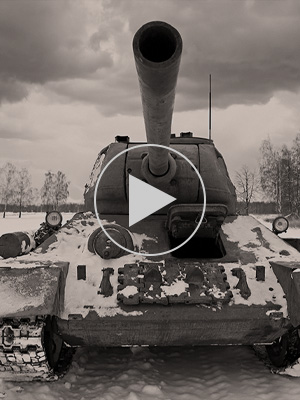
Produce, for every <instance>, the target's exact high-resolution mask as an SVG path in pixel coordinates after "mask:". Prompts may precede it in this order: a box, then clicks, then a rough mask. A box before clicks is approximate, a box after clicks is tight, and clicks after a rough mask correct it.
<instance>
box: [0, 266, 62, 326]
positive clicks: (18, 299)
mask: <svg viewBox="0 0 300 400" xmlns="http://www.w3.org/2000/svg"><path fill="white" fill-rule="evenodd" d="M36 265H38V264H36V263H35V265H34V266H33V267H30V265H28V264H27V265H26V266H24V267H13V264H12V266H11V267H7V266H5V267H1V264H0V292H1V302H0V315H1V318H7V317H28V316H30V317H31V316H37V315H56V316H60V315H61V313H62V312H63V308H64V293H65V283H66V277H67V273H68V268H69V263H68V262H56V263H51V262H49V263H48V265H47V264H46V265H45V262H43V263H41V266H36Z"/></svg>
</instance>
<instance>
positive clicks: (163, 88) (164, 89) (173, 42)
mask: <svg viewBox="0 0 300 400" xmlns="http://www.w3.org/2000/svg"><path fill="white" fill-rule="evenodd" d="M133 53H134V58H135V64H136V69H137V73H138V78H139V84H140V91H141V98H142V105H143V114H144V120H145V128H146V136H147V143H149V144H159V145H163V146H169V145H170V136H171V124H172V115H173V109H174V100H175V88H176V83H177V76H178V71H179V65H180V59H181V53H182V39H181V36H180V34H179V32H178V31H177V30H176V29H175V28H173V26H171V25H169V24H167V23H165V22H161V21H153V22H149V23H147V24H145V25H143V26H142V27H141V28H140V29H139V30H138V31H137V32H136V34H135V36H134V39H133ZM144 161H145V162H144V165H143V168H142V169H143V173H144V174H145V170H146V168H145V163H146V164H147V167H148V170H149V171H150V174H151V175H152V176H153V177H163V176H166V175H168V178H170V176H169V175H170V174H173V175H174V174H175V171H176V164H175V162H174V159H173V158H172V157H171V156H170V154H169V153H168V151H167V150H166V149H162V148H159V147H149V156H147V157H146V160H145V159H144ZM170 170H172V171H173V172H172V173H170ZM146 173H147V172H146ZM150 174H149V173H148V175H150ZM170 179H172V177H171V178H170Z"/></svg>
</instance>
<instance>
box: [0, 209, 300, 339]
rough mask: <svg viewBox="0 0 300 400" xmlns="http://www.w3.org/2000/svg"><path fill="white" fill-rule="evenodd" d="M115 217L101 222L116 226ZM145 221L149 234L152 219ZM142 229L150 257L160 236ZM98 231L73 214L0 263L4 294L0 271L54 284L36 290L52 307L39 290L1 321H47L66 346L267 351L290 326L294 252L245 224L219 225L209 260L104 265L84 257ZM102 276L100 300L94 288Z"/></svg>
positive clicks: (128, 259) (250, 221) (230, 220)
mask: <svg viewBox="0 0 300 400" xmlns="http://www.w3.org/2000/svg"><path fill="white" fill-rule="evenodd" d="M123 218H124V216H120V217H119V218H118V216H114V217H113V218H112V219H111V221H110V218H109V217H107V220H108V221H109V222H111V223H118V222H119V223H121V222H122V219H123ZM118 219H120V220H118ZM152 219H154V220H155V225H156V226H158V225H159V224H157V219H159V216H154V217H152ZM150 220H151V218H150ZM137 225H138V224H137ZM145 226H148V227H149V229H150V230H152V236H150V235H149V236H148V235H147V232H146V233H144V234H143V235H141V234H140V233H139V232H138V229H137V231H136V232H133V233H132V238H133V243H134V245H135V248H136V249H138V250H139V251H142V250H143V249H144V250H145V249H147V251H149V250H151V248H152V247H154V246H155V248H156V249H157V237H158V236H159V234H160V230H159V229H157V231H156V232H155V231H153V226H152V225H151V223H150V224H145ZM97 228H98V222H97V220H96V218H95V216H94V215H93V214H92V213H84V214H83V213H82V214H78V215H76V216H75V217H74V218H73V219H72V220H71V221H69V222H68V223H67V224H66V225H65V226H64V227H63V228H62V229H61V230H60V231H59V232H58V233H57V234H54V235H53V236H51V237H50V238H49V239H47V240H46V241H45V242H44V243H43V244H42V245H41V246H40V247H39V248H38V249H36V250H35V251H33V252H32V253H30V254H29V255H26V256H23V257H22V258H21V259H8V260H5V261H1V262H0V266H1V271H0V272H1V276H2V278H1V280H0V281H1V285H2V290H4V289H5V288H6V290H9V288H11V289H12V287H11V285H10V283H9V280H8V279H7V277H5V278H3V276H4V275H3V272H6V271H8V269H7V268H10V270H9V271H10V274H14V273H15V272H16V273H17V271H20V268H21V269H23V270H24V268H26V273H27V276H28V274H32V275H33V276H34V274H37V272H36V271H38V270H39V269H40V273H41V274H42V272H43V274H44V273H45V268H46V270H48V271H51V273H52V274H54V275H55V276H56V278H55V279H54V278H53V279H52V281H51V280H50V281H49V280H47V282H45V281H44V286H45V287H46V286H47V285H48V286H49V288H50V287H51V283H50V282H53V285H54V289H51V291H50V292H51V293H52V295H53V301H52V303H53V304H51V307H48V308H47V307H46V308H45V307H44V308H43V307H42V306H45V304H48V303H49V296H48V297H47V295H46V292H45V293H44V294H43V296H41V291H40V290H36V291H34V290H33V289H32V293H31V296H28V294H29V293H28V291H27V293H24V296H23V300H22V301H21V302H20V301H19V302H10V304H5V301H3V302H2V304H1V314H2V315H1V316H2V317H4V318H8V317H13V318H17V317H25V316H28V317H32V316H35V315H38V314H39V315H41V314H42V315H45V314H51V315H54V316H55V317H57V318H58V327H59V332H60V334H61V335H62V336H63V339H64V340H65V341H66V342H67V343H68V344H70V345H92V344H95V345H99V346H120V345H200V344H205V345H207V344H254V343H271V342H273V341H274V340H275V339H276V338H277V337H279V336H282V334H283V333H284V332H285V331H287V330H288V329H289V328H290V327H291V326H292V324H293V325H294V326H297V324H298V325H299V322H300V321H299V310H300V308H299V307H297V306H298V305H299V304H300V295H298V297H297V288H299V279H298V276H299V272H298V270H297V268H298V266H299V265H300V255H299V252H297V251H296V250H295V249H294V248H292V247H291V246H289V245H287V244H286V243H284V241H282V240H281V239H280V238H278V237H277V236H276V235H274V234H273V233H272V232H270V231H269V230H268V229H267V228H266V227H264V226H263V225H261V224H260V223H259V222H258V221H256V220H255V219H254V218H252V217H242V216H239V217H227V218H226V220H225V222H224V223H223V225H222V228H221V235H220V236H221V240H222V245H223V246H224V249H223V255H222V257H219V258H218V259H216V258H210V259H208V258H206V259H204V258H203V259H201V258H178V257H174V256H169V255H167V256H165V258H163V257H162V258H161V259H158V257H155V258H154V257H152V259H151V257H148V258H146V257H142V256H136V255H131V254H127V255H124V256H122V257H120V258H116V259H110V260H105V259H102V258H101V257H99V255H97V254H94V253H92V252H90V250H89V249H88V239H89V237H90V235H91V234H92V233H93V232H94V231H95V230H96V229H97ZM144 229H145V228H144ZM159 239H160V241H161V240H163V237H160V238H159ZM280 253H281V254H280ZM49 260H51V262H49ZM107 268H111V270H110V271H111V273H110V275H109V283H110V285H111V287H112V292H111V295H109V296H106V295H104V294H101V289H100V286H101V282H102V280H103V274H104V272H103V269H104V270H105V269H107ZM83 270H84V273H83V272H82V271H83ZM52 271H53V272H52ZM282 271H284V272H286V271H288V272H287V273H286V274H285V273H284V272H282ZM283 275H286V276H285V277H282V276H283ZM41 276H42V275H41ZM287 277H290V278H289V281H288V280H287ZM291 277H292V278H291ZM278 279H279V282H278ZM284 279H285V281H284ZM35 282H36V283H37V286H36V287H38V288H39V289H41V288H40V287H39V285H38V280H36V279H35ZM285 282H288V283H285ZM5 285H6V286H5ZM53 285H52V286H53ZM291 285H294V287H292V286H291ZM297 285H298V286H297ZM288 286H289V287H288ZM49 290H50V289H49ZM49 290H48V292H49ZM287 290H289V291H290V292H293V298H292V299H290V296H289V295H288V296H287V293H285V292H287ZM50 297H51V296H50ZM7 298H8V299H11V298H10V297H9V296H7ZM34 298H37V301H33V299H34ZM47 299H48V300H47ZM47 301H48V303H47ZM289 302H290V303H291V304H289ZM50 303H51V302H50ZM50 303H49V304H50ZM5 310H6V311H5Z"/></svg>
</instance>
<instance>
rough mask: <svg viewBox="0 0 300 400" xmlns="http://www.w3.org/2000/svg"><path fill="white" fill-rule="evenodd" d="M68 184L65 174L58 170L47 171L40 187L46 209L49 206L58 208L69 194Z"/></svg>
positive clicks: (47, 209)
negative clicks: (55, 171)
mask: <svg viewBox="0 0 300 400" xmlns="http://www.w3.org/2000/svg"><path fill="white" fill-rule="evenodd" d="M69 184H70V182H68V180H67V178H66V175H65V174H64V173H63V172H61V171H58V172H57V173H56V174H54V173H52V172H51V171H48V172H47V173H46V174H45V182H44V185H43V187H42V189H41V198H42V203H43V204H45V205H46V211H49V207H50V206H51V207H52V208H54V209H58V208H59V206H60V205H61V204H63V203H64V202H65V201H66V200H67V198H68V196H69Z"/></svg>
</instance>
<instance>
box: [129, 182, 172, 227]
mask: <svg viewBox="0 0 300 400" xmlns="http://www.w3.org/2000/svg"><path fill="white" fill-rule="evenodd" d="M175 200H176V198H175V197H173V196H170V195H168V194H167V193H165V192H163V191H161V190H159V189H156V188H155V187H153V186H151V185H149V184H148V183H145V182H143V181H141V180H140V179H137V178H135V177H134V176H132V175H129V227H130V226H132V225H134V224H136V223H137V222H139V221H141V220H142V219H144V218H146V217H148V215H151V214H153V213H155V212H156V211H158V210H160V209H161V208H163V207H165V206H167V205H168V204H170V203H172V202H173V201H175Z"/></svg>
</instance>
